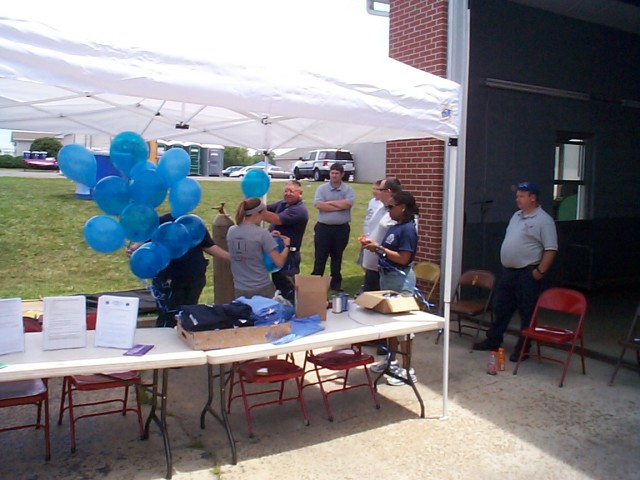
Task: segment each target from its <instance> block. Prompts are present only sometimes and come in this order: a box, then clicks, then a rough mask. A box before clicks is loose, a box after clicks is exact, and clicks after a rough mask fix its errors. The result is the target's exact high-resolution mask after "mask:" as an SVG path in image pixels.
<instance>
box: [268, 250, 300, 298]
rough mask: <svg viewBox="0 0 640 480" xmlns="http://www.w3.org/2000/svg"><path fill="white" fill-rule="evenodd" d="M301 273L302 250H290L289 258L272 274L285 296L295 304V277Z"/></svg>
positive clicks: (274, 281) (274, 282) (272, 278)
mask: <svg viewBox="0 0 640 480" xmlns="http://www.w3.org/2000/svg"><path fill="white" fill-rule="evenodd" d="M298 273H300V250H298V251H296V252H289V255H288V256H287V260H286V262H285V263H284V265H283V266H282V268H281V269H280V270H278V271H277V272H274V273H272V274H271V280H273V284H274V285H275V286H276V289H277V290H280V293H281V294H282V296H283V297H284V298H286V299H287V300H289V301H290V302H291V304H292V305H295V296H296V295H295V288H294V285H293V277H295V276H296V275H297V274H298Z"/></svg>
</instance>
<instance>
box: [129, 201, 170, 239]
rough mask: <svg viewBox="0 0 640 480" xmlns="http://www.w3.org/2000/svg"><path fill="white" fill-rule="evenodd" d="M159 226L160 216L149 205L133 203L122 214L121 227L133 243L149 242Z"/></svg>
mask: <svg viewBox="0 0 640 480" xmlns="http://www.w3.org/2000/svg"><path fill="white" fill-rule="evenodd" d="M159 224H160V219H159V218H158V214H157V213H156V211H155V210H154V209H153V208H151V207H149V206H148V205H140V204H137V203H132V204H130V205H129V206H127V207H126V208H125V209H124V210H123V211H122V213H121V214H120V225H122V228H123V229H124V234H125V236H126V237H127V238H128V239H129V240H131V241H133V242H146V241H147V240H149V239H150V238H151V237H152V236H153V232H155V231H156V229H157V228H158V225H159Z"/></svg>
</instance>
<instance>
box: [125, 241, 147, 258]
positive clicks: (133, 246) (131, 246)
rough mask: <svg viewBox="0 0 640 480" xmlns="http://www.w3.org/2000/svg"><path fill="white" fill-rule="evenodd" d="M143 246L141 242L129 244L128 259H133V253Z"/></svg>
mask: <svg viewBox="0 0 640 480" xmlns="http://www.w3.org/2000/svg"><path fill="white" fill-rule="evenodd" d="M142 245H144V244H143V243H141V242H129V244H128V245H127V249H126V250H125V252H126V254H127V257H131V255H133V252H135V251H136V250H137V249H139V248H140V247H141V246H142Z"/></svg>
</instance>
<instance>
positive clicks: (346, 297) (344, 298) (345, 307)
mask: <svg viewBox="0 0 640 480" xmlns="http://www.w3.org/2000/svg"><path fill="white" fill-rule="evenodd" d="M342 311H343V312H348V311H349V295H348V294H346V293H343V294H342Z"/></svg>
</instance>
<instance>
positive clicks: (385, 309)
mask: <svg viewBox="0 0 640 480" xmlns="http://www.w3.org/2000/svg"><path fill="white" fill-rule="evenodd" d="M356 304H358V305H360V306H361V307H364V308H369V309H371V310H375V311H376V312H380V313H399V312H410V311H413V310H420V308H419V307H418V303H417V302H416V300H415V298H413V297H412V296H408V295H407V296H405V295H401V294H399V293H398V292H394V291H393V290H379V291H376V292H363V293H361V294H360V295H358V298H356Z"/></svg>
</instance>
